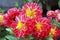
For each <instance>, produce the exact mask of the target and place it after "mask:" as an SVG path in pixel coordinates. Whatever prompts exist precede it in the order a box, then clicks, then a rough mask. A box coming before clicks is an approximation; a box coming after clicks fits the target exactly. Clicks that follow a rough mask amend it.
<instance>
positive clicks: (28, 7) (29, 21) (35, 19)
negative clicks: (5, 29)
mask: <svg viewBox="0 0 60 40" xmlns="http://www.w3.org/2000/svg"><path fill="white" fill-rule="evenodd" d="M59 11H60V10H55V11H52V10H51V11H48V12H47V17H42V12H43V11H42V9H41V8H40V6H39V5H38V4H36V3H32V2H30V3H27V4H25V5H24V6H23V7H22V9H21V10H19V9H17V8H16V7H15V8H11V9H9V10H8V11H7V13H6V14H0V25H4V26H9V27H11V28H12V30H13V33H14V34H15V36H16V37H18V38H24V37H29V35H30V34H33V36H34V37H35V38H41V39H42V38H46V37H48V36H51V37H53V38H54V39H55V38H57V37H58V36H60V35H59V34H60V33H59V32H60V30H59V29H58V28H57V27H56V26H54V25H52V24H51V23H50V19H52V18H55V19H56V20H57V21H60V12H59Z"/></svg>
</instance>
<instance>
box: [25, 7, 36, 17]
mask: <svg viewBox="0 0 60 40" xmlns="http://www.w3.org/2000/svg"><path fill="white" fill-rule="evenodd" d="M26 15H27V16H28V17H29V18H34V17H35V16H36V12H35V10H34V9H32V10H31V9H30V8H27V10H26Z"/></svg>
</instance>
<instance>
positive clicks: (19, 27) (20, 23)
mask: <svg viewBox="0 0 60 40" xmlns="http://www.w3.org/2000/svg"><path fill="white" fill-rule="evenodd" d="M24 26H25V24H23V23H22V22H18V24H17V29H18V30H20V29H21V28H23V27H24Z"/></svg>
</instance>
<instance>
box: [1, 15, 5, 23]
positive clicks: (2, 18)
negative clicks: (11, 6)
mask: <svg viewBox="0 0 60 40" xmlns="http://www.w3.org/2000/svg"><path fill="white" fill-rule="evenodd" d="M3 20H4V17H3V15H0V23H1V22H3Z"/></svg>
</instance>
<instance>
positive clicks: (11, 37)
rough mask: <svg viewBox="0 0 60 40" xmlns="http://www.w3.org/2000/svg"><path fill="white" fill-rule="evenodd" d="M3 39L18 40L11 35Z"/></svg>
mask: <svg viewBox="0 0 60 40" xmlns="http://www.w3.org/2000/svg"><path fill="white" fill-rule="evenodd" d="M5 38H6V39H8V40H19V39H18V38H16V37H15V36H13V35H7V36H5Z"/></svg>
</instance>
